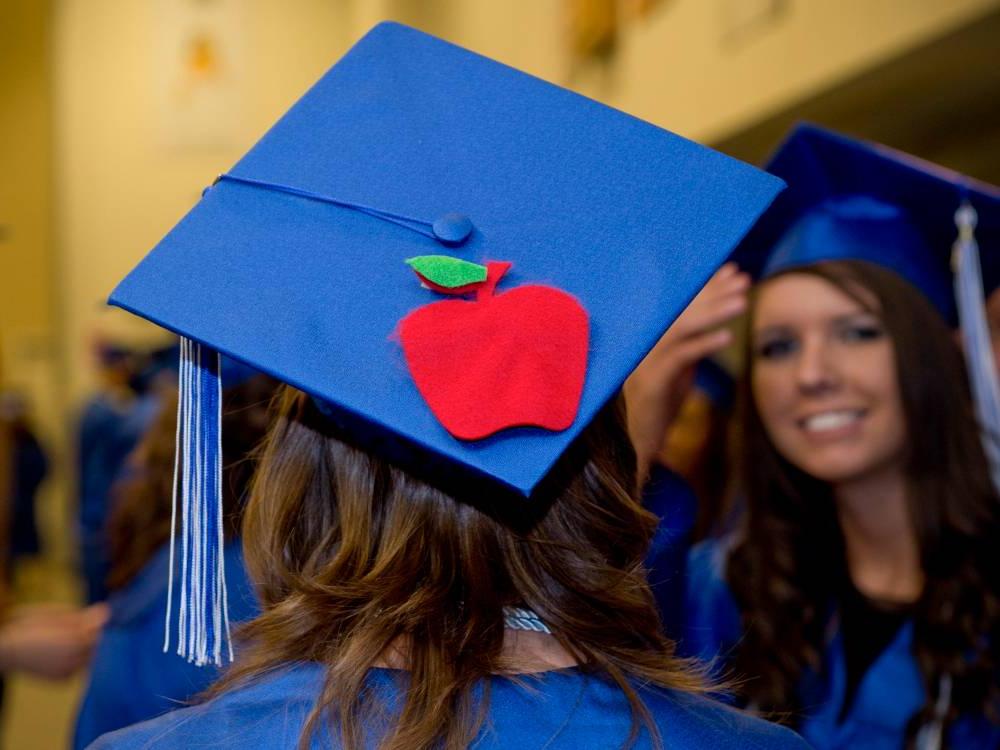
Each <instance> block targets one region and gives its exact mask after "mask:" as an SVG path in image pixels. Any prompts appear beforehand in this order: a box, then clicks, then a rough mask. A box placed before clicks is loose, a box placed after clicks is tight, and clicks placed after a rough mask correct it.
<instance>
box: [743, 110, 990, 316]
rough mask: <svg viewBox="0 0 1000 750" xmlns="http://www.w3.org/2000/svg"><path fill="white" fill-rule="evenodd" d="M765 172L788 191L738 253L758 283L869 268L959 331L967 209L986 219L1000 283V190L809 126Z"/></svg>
mask: <svg viewBox="0 0 1000 750" xmlns="http://www.w3.org/2000/svg"><path fill="white" fill-rule="evenodd" d="M765 169H767V171H768V172H770V173H772V174H774V175H776V176H778V177H781V178H782V179H783V180H785V182H786V183H787V184H788V190H786V191H785V192H784V193H783V194H782V195H781V196H780V197H779V198H778V199H777V200H776V201H775V203H774V205H773V206H772V207H771V209H770V210H769V211H768V212H767V214H766V215H765V216H764V217H763V218H762V219H761V221H760V222H759V223H758V224H757V225H756V226H755V227H754V229H753V231H752V232H750V233H749V234H748V236H747V238H746V239H745V240H744V242H743V243H742V244H741V246H740V248H739V249H738V250H737V252H736V254H735V258H736V259H737V261H738V262H739V263H740V265H741V267H743V268H744V269H746V270H747V271H749V272H750V273H752V274H753V275H755V276H758V277H759V276H767V275H770V274H773V273H777V272H779V271H782V270H787V269H789V268H793V267H795V266H801V265H808V264H810V263H815V262H819V261H824V260H862V261H867V262H870V263H875V264H878V265H880V266H882V267H884V268H888V269H889V270H892V271H894V272H895V273H897V274H899V275H900V276H902V277H903V278H904V279H906V280H907V281H909V282H910V283H911V284H913V285H914V286H915V287H916V288H917V289H919V290H920V291H921V292H923V293H924V295H925V296H926V297H927V298H928V299H929V300H930V301H931V302H932V304H934V306H935V307H936V308H937V309H938V310H939V311H940V312H941V314H942V315H943V316H944V317H945V319H946V320H948V321H949V322H954V320H955V314H956V313H955V301H954V295H953V292H952V281H951V280H952V275H951V274H952V248H953V245H954V244H955V240H956V237H957V236H958V228H957V227H956V211H957V210H958V208H959V207H960V206H961V205H962V204H963V202H967V203H968V204H969V205H970V206H971V207H972V208H973V209H974V210H975V211H976V213H977V214H978V221H977V226H976V229H975V234H976V237H977V239H978V242H979V246H980V249H981V254H982V257H983V259H984V271H985V272H986V277H987V284H988V285H990V284H992V285H993V286H995V285H997V284H1000V191H998V190H997V188H995V187H993V186H991V185H987V184H984V183H982V182H978V181H976V180H973V179H971V178H969V177H966V176H965V175H961V174H959V173H957V172H953V171H951V170H948V169H945V168H943V167H940V166H937V165H935V164H931V163H930V162H927V161H923V160H921V159H918V158H916V157H913V156H910V155H909V154H905V153H903V152H900V151H896V150H894V149H891V148H888V147H886V146H883V145H881V144H878V143H872V142H869V141H864V140H860V139H856V138H850V137H848V136H845V135H842V134H840V133H836V132H834V131H831V130H827V129H825V128H821V127H818V126H816V125H812V124H809V123H803V124H801V125H799V126H797V127H796V128H794V129H793V130H792V132H791V133H789V135H788V136H787V137H786V138H785V140H784V142H783V143H782V144H781V145H780V146H779V147H778V149H777V150H776V151H775V153H774V155H773V156H772V157H771V158H770V160H769V161H768V163H767V164H766V166H765ZM992 268H996V269H997V270H996V272H995V273H990V270H991V269H992ZM994 276H996V277H997V278H996V279H995V280H994V279H993V277H994Z"/></svg>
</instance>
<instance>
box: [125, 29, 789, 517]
mask: <svg viewBox="0 0 1000 750" xmlns="http://www.w3.org/2000/svg"><path fill="white" fill-rule="evenodd" d="M781 189H782V182H781V181H780V180H779V179H778V178H775V177H772V176H770V175H767V174H765V173H763V172H761V171H759V170H757V169H755V168H753V167H750V166H748V165H746V164H743V163H741V162H738V161H735V160H733V159H731V158H728V157H726V156H724V155H722V154H719V153H717V152H714V151H712V150H710V149H707V148H705V147H703V146H700V145H698V144H696V143H693V142H691V141H688V140H685V139H683V138H681V137H678V136H676V135H674V134H672V133H669V132H667V131H664V130H662V129H660V128H658V127H655V126H653V125H650V124H648V123H645V122H642V121H640V120H638V119H635V118H633V117H630V116H628V115H626V114H623V113H621V112H619V111H616V110H614V109H610V108H608V107H606V106H603V105H601V104H599V103H597V102H594V101H592V100H589V99H586V98H584V97H581V96H579V95H576V94H574V93H572V92H569V91H567V90H565V89H562V88H559V87H557V86H554V85H551V84H549V83H546V82H544V81H541V80H539V79H537V78H534V77H532V76H529V75H526V74H524V73H521V72H519V71H517V70H514V69H512V68H509V67H507V66H505V65H502V64H499V63H497V62H494V61H492V60H489V59H487V58H484V57H481V56H479V55H476V54H474V53H472V52H469V51H467V50H464V49H462V48H460V47H457V46H454V45H452V44H449V43H447V42H444V41H442V40H440V39H436V38H434V37H432V36H429V35H426V34H424V33H421V32H419V31H416V30H414V29H411V28H408V27H405V26H401V25H398V24H391V23H387V24H382V25H379V26H377V27H376V28H375V29H373V30H372V31H371V32H370V33H369V34H368V35H367V36H365V37H364V38H363V39H362V40H361V41H360V42H358V43H357V44H356V45H355V46H354V47H353V48H352V49H351V50H350V51H349V52H348V53H347V54H346V55H345V56H344V57H343V58H342V59H341V60H340V61H339V62H338V63H337V64H336V65H335V66H334V67H333V68H332V69H331V70H330V71H329V72H328V73H327V74H326V75H324V76H323V77H322V78H321V79H320V81H319V82H318V83H317V84H316V85H315V86H314V87H313V88H312V89H311V90H310V91H308V92H307V93H306V94H305V96H303V97H302V99H301V100H299V102H298V103H297V104H295V105H294V106H293V107H292V109H291V110H290V111H289V112H288V113H287V114H286V115H285V116H284V117H283V118H282V119H281V120H279V121H278V123H277V124H276V125H275V126H274V127H273V128H272V129H271V130H270V131H269V132H268V133H267V134H266V135H265V136H264V137H263V138H262V139H261V140H260V142H259V143H257V144H256V145H255V146H254V147H253V148H252V149H251V150H250V152H249V153H248V154H247V155H246V156H245V157H243V158H242V159H241V160H240V161H239V162H238V163H237V164H236V165H235V166H234V167H233V168H232V169H231V170H230V171H229V172H228V173H227V174H226V175H224V176H223V177H222V178H221V179H220V180H218V181H217V182H216V183H215V184H214V186H212V187H211V188H210V189H208V190H207V191H206V192H205V194H204V196H203V198H202V199H201V201H200V202H199V203H198V204H197V205H196V206H195V207H194V208H193V209H192V210H191V211H190V212H189V213H188V215H187V216H185V217H184V218H183V219H182V220H181V222H180V223H179V224H178V225H177V226H176V227H174V229H172V230H171V231H170V233H169V234H168V235H167V236H166V237H165V238H164V239H163V240H162V241H161V242H160V244H159V245H157V246H156V247H155V248H154V249H153V250H152V252H151V253H150V254H149V255H148V256H147V257H146V258H145V259H144V260H142V262H141V263H139V265H138V266H137V267H136V268H135V270H133V271H132V272H131V273H130V274H129V275H128V276H127V277H126V278H125V279H124V280H123V281H122V282H121V283H120V285H119V286H118V287H117V288H116V289H115V290H114V292H113V293H112V295H111V299H110V302H111V303H112V304H114V305H118V306H120V307H123V308H125V309H128V310H131V311H133V312H135V313H136V314H138V315H141V316H143V317H145V318H148V319H150V320H152V321H153V322H155V323H158V324H160V325H162V326H164V327H166V328H168V329H170V330H172V331H175V332H177V333H178V334H180V335H181V336H183V337H184V338H185V339H186V340H188V341H190V342H192V345H193V346H194V347H195V348H193V349H188V355H189V356H190V357H195V356H196V351H201V350H202V349H203V348H204V349H206V350H207V348H211V349H212V350H215V351H218V352H222V353H224V354H226V355H229V356H231V357H233V358H235V359H237V360H241V361H243V362H246V363H248V364H250V365H252V366H253V367H255V368H257V369H259V370H261V371H263V372H266V373H268V374H271V375H273V376H275V377H276V378H278V379H280V380H283V381H285V382H287V383H290V384H291V385H293V386H296V387H298V388H300V389H302V390H304V391H306V392H308V393H309V394H311V395H312V396H313V397H314V398H315V399H316V400H317V402H318V403H320V404H321V405H322V408H323V410H324V412H325V413H326V414H327V415H328V416H329V417H330V419H331V420H333V421H334V422H336V423H337V424H339V425H340V426H341V427H342V428H343V429H345V430H348V431H349V432H350V433H351V435H352V437H353V438H354V439H357V440H358V441H360V442H361V443H362V444H363V445H365V446H368V447H370V448H371V449H372V450H377V451H379V452H380V453H384V454H386V455H388V456H389V457H390V458H392V459H393V460H396V461H398V462H400V463H402V464H404V465H405V466H406V468H408V469H411V468H414V467H418V468H420V470H421V473H423V474H424V475H427V473H428V472H430V473H431V474H437V475H439V476H441V477H444V476H446V475H447V476H451V477H453V476H455V475H458V476H468V477H470V478H478V479H482V480H485V481H486V482H488V483H490V484H491V485H494V486H496V487H499V488H502V489H504V490H506V491H507V492H509V493H510V494H511V495H512V497H513V498H514V499H513V500H512V501H513V502H516V501H517V498H522V501H523V499H524V498H529V499H530V498H531V497H532V496H533V494H535V493H536V492H537V489H538V487H539V485H540V484H541V483H542V481H543V479H544V478H545V477H546V475H547V474H548V473H549V471H550V470H551V468H552V467H553V465H554V464H555V462H556V461H557V460H558V459H559V457H560V456H561V455H562V454H563V453H564V451H565V450H566V449H567V447H568V446H569V445H570V444H571V443H572V442H573V440H574V439H575V438H576V437H577V436H578V435H579V434H580V432H581V430H582V429H583V428H584V427H586V425H587V424H588V423H589V422H590V421H591V420H592V418H593V417H594V416H595V414H596V413H597V412H598V410H599V409H600V408H601V407H602V406H603V405H604V404H605V403H607V402H608V400H609V399H611V398H612V397H613V396H614V395H615V394H616V392H617V391H618V390H619V388H620V387H621V385H622V382H623V381H624V380H625V378H626V376H627V375H628V374H629V373H630V372H631V371H632V369H633V368H634V367H635V366H636V364H637V363H638V362H639V360H640V359H641V358H642V357H643V356H644V355H645V354H646V352H647V351H648V350H649V349H650V348H651V347H652V346H653V344H654V343H655V342H656V341H657V339H658V338H659V337H660V335H661V334H662V333H663V331H664V330H665V329H666V328H667V326H668V325H669V324H670V323H671V322H672V321H673V319H674V318H675V317H676V316H677V315H678V314H679V313H680V312H681V310H683V309H684V307H685V306H686V305H687V303H688V301H689V300H690V299H691V298H692V297H693V296H694V294H695V293H696V292H697V291H698V290H699V289H700V287H701V286H702V285H703V284H704V283H705V282H706V281H707V280H708V278H709V277H710V275H711V274H712V273H713V272H714V271H715V269H716V268H717V267H718V266H719V265H720V264H721V263H722V262H723V261H724V259H725V258H726V257H727V256H728V255H729V253H730V252H731V251H732V248H733V247H734V246H735V245H736V244H737V243H738V242H739V240H740V239H741V237H742V236H743V235H744V234H745V232H746V231H747V230H748V229H749V228H750V227H751V225H752V224H753V223H754V221H755V220H756V219H757V218H758V216H759V215H760V214H761V213H762V212H763V211H764V209H765V208H766V207H767V206H768V205H769V204H770V203H771V201H772V200H773V199H774V197H775V195H776V194H777V193H778V192H779V191H780V190H781ZM442 256H443V258H444V260H442ZM415 259H416V260H415ZM407 261H410V262H409V263H408V262H407ZM491 262H494V263H491ZM466 264H468V265H466ZM506 264H509V265H506ZM415 271H416V272H417V273H415ZM501 275H502V278H501ZM486 276H489V279H487V280H484V279H485V277H486ZM498 279H499V281H498ZM493 284H496V287H495V289H492V285H493ZM524 289H536V290H538V289H542V290H549V291H547V292H545V293H544V294H547V295H549V296H548V299H549V301H551V300H553V299H554V298H553V297H552V296H551V295H552V292H553V291H554V292H555V293H556V294H558V295H564V298H563V297H561V298H560V299H563V302H560V303H554V302H553V303H552V304H549V302H546V301H545V300H544V299H543V301H542V302H539V301H538V298H537V296H534V294H533V293H531V292H523V290H524ZM519 291H522V294H520V295H517V296H519V297H520V298H521V299H520V303H518V304H512V305H509V306H511V307H514V308H518V309H517V310H515V311H514V312H513V313H510V314H509V316H508V317H507V318H506V321H507V322H506V323H505V322H504V320H505V318H504V317H503V316H504V314H507V313H504V314H501V315H499V317H496V316H490V315H484V314H482V309H481V307H482V306H480V307H479V308H477V305H476V298H477V296H478V297H479V298H480V300H482V299H484V298H485V297H491V296H492V299H493V300H494V302H497V301H499V300H503V299H507V300H508V301H509V300H511V299H512V298H515V297H514V295H516V294H517V292H519ZM442 293H447V294H449V295H451V298H450V299H449V300H447V301H446V304H449V305H451V306H452V307H451V308H449V311H448V312H447V313H445V314H442V315H441V319H440V320H430V321H429V322H428V320H422V321H421V322H422V324H426V325H423V327H422V328H421V329H420V330H419V331H418V332H417V333H416V334H414V333H413V331H412V330H409V329H406V328H405V326H402V322H403V321H404V320H406V321H409V322H412V321H413V318H412V315H413V314H414V311H421V310H422V309H424V308H429V307H431V306H433V305H435V304H437V305H441V304H442V302H441V300H442ZM456 305H464V306H465V307H464V308H461V309H460V310H459V311H458V312H455V306H456ZM526 305H528V306H534V305H538V306H539V307H538V309H537V313H538V314H537V315H532V314H530V312H531V310H530V309H529V310H528V313H529V314H525V309H526V308H525V306H526ZM574 305H575V306H574ZM497 306H498V305H494V307H497ZM477 309H478V311H477ZM581 311H582V314H583V315H584V319H583V320H582V321H581V318H580V312H581ZM508 312H509V311H508ZM456 316H457V317H458V318H460V319H462V320H461V321H460V322H459V323H455V317H456ZM477 316H478V317H477ZM546 316H547V317H546ZM430 317H433V316H428V315H423V316H421V318H430ZM470 321H473V322H470ZM475 321H478V322H475ZM581 323H582V325H581ZM477 326H479V328H478V329H477ZM511 326H513V327H516V328H517V329H518V331H515V332H514V335H513V336H512V335H511V331H510V330H509V329H510V327H511ZM522 329H523V330H522ZM435 333H437V334H438V335H437V337H435ZM522 334H523V335H522ZM552 334H555V335H552ZM564 334H565V336H564V337H565V338H567V339H572V340H573V341H575V342H576V343H575V344H573V345H572V346H573V347H575V350H576V351H577V355H574V356H582V364H583V366H584V369H585V372H583V373H579V374H578V375H573V376H564V375H560V374H559V373H561V372H562V370H560V367H561V362H560V360H561V359H563V357H562V356H561V355H562V352H561V351H560V347H561V345H560V343H559V339H560V336H562V335H564ZM581 335H582V336H583V337H584V343H583V351H582V355H579V341H580V337H581ZM412 336H416V338H417V348H420V349H422V351H423V350H426V351H425V353H424V354H422V355H419V356H424V357H425V358H426V357H427V356H428V355H427V354H426V352H430V355H429V356H430V358H431V361H430V369H431V370H434V371H435V372H434V373H433V374H432V375H430V376H428V375H427V374H426V373H424V372H423V369H422V364H421V362H416V360H415V359H414V358H412V357H411V356H410V355H411V353H412V347H411V349H407V347H406V345H407V340H408V337H412ZM518 336H521V338H520V339H518ZM533 336H534V337H535V339H532V337H533ZM525 337H527V338H525ZM498 338H499V339H502V340H503V341H504V342H506V344H505V345H504V346H506V348H504V346H501V347H500V350H499V351H500V358H499V359H496V355H497V352H496V351H492V353H491V354H489V356H486V355H483V356H480V355H481V353H482V352H483V351H485V350H486V349H491V350H495V349H496V340H497V339H498ZM542 339H545V340H544V341H542ZM532 341H536V342H540V343H537V345H535V344H533V343H532ZM511 342H514V344H512V343H511ZM458 351H462V352H463V353H462V354H460V355H459V354H456V352H458ZM419 356H418V357H417V359H419ZM489 357H493V358H494V359H492V360H490V359H489ZM415 362H416V363H415ZM207 363H208V360H204V361H203V362H202V363H201V366H200V367H199V366H198V363H197V362H195V363H194V366H193V367H192V368H191V369H190V370H189V372H188V375H189V378H188V382H189V384H190V385H191V390H192V391H194V392H196V393H197V392H204V393H208V392H210V391H211V390H212V377H213V373H212V372H211V370H212V368H213V367H214V366H213V365H210V364H207ZM423 364H427V362H423ZM206 367H207V368H208V370H209V372H208V374H207V375H205V376H203V374H202V372H203V370H205V369H206ZM442 372H443V374H444V375H445V376H447V375H448V373H449V372H452V373H453V375H454V378H453V381H454V382H451V383H447V382H446V383H445V384H444V386H443V388H442V389H438V390H442V391H443V396H442V393H437V392H430V391H432V390H434V387H433V386H431V387H430V390H427V386H426V380H425V379H426V378H428V377H430V378H432V379H433V378H435V377H437V378H440V376H441V375H442ZM470 372H471V373H472V375H470ZM477 372H478V373H479V374H478V375H477V374H475V373H477ZM562 377H570V380H573V382H572V383H567V384H565V386H564V387H565V388H566V389H571V390H572V389H575V390H576V391H577V393H576V394H575V397H574V398H573V399H570V401H572V402H573V403H572V409H568V410H566V411H564V413H561V414H559V415H557V418H555V419H553V420H551V423H547V422H546V421H545V419H542V420H536V419H534V417H532V416H531V414H530V413H529V414H527V416H526V417H525V418H524V421H523V423H522V424H521V425H520V426H519V423H518V418H517V416H516V414H515V416H514V418H513V421H510V420H508V421H509V423H505V422H504V421H503V420H502V419H501V420H499V421H497V422H496V423H491V424H488V425H486V427H485V428H484V427H483V424H481V423H479V424H475V425H473V426H472V428H470V429H469V430H466V429H465V428H463V427H461V426H456V425H454V424H453V421H454V419H455V418H456V415H454V414H452V415H445V412H446V411H447V410H448V408H449V405H452V406H453V405H454V403H453V402H452V401H449V399H451V398H454V399H457V400H458V403H459V404H460V405H461V407H462V408H461V409H459V410H458V414H457V417H458V419H459V421H461V418H462V417H463V415H467V414H468V413H469V412H470V411H474V410H476V409H477V408H481V409H483V410H494V411H496V410H497V405H496V403H494V402H496V401H497V400H504V404H502V405H501V406H502V408H500V409H499V411H500V412H501V413H507V414H508V415H509V413H510V409H513V410H514V411H515V412H516V410H517V408H519V404H517V403H514V404H513V405H512V406H511V405H510V404H507V401H510V400H511V399H514V400H515V401H516V399H517V398H519V397H518V396H517V393H516V392H510V389H509V388H508V386H509V384H510V383H511V382H517V383H519V384H520V390H521V391H522V392H523V397H522V398H524V399H528V400H530V399H531V398H532V396H531V392H532V390H540V391H541V392H543V393H550V392H553V391H558V389H559V388H560V387H562V386H561V385H560V378H562ZM445 379H446V380H447V378H445ZM532 379H534V380H532ZM477 383H478V384H479V385H480V386H481V387H480V390H479V391H478V392H476V391H475V387H476V384H477ZM533 383H534V385H533ZM421 388H424V390H421ZM440 398H443V402H442V401H440V400H439V401H438V402H437V403H435V399H440ZM196 400H197V399H196ZM192 403H194V402H192ZM477 404H478V406H477ZM508 406H509V407H510V408H507V407H508ZM535 406H537V404H536V405H535ZM202 412H203V413H204V412H211V406H209V407H207V408H206V409H202ZM529 412H530V409H529ZM549 416H551V415H549ZM474 421H475V420H474ZM486 421H489V420H486ZM539 424H546V425H547V426H548V427H549V428H550V429H545V428H543V427H540V426H537V425H539ZM533 425H535V426H533ZM477 430H478V431H477ZM203 432H204V431H203ZM210 433H211V431H210V430H209V434H210ZM483 433H488V434H485V436H484V434H483ZM470 437H476V438H480V439H469V438H470ZM432 478H433V477H432Z"/></svg>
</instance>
